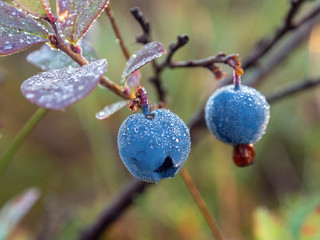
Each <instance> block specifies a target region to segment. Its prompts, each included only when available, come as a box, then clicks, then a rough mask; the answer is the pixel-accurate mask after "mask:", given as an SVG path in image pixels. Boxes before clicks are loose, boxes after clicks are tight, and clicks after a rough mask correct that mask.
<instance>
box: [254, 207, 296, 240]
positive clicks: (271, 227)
mask: <svg viewBox="0 0 320 240" xmlns="http://www.w3.org/2000/svg"><path fill="white" fill-rule="evenodd" d="M254 236H255V239H256V240H271V239H279V240H280V239H281V240H292V236H291V235H290V233H289V231H288V229H287V228H285V225H284V223H283V221H282V219H281V218H280V217H279V216H276V215H274V214H272V213H270V212H269V211H268V210H267V209H266V208H258V209H257V210H255V212H254Z"/></svg>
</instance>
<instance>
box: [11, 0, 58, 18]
mask: <svg viewBox="0 0 320 240" xmlns="http://www.w3.org/2000/svg"><path fill="white" fill-rule="evenodd" d="M13 2H14V3H15V4H16V5H18V6H19V7H20V8H22V9H23V10H24V11H26V12H27V13H29V14H31V15H32V16H34V17H38V18H49V19H52V17H53V15H52V13H51V8H50V4H49V0H13Z"/></svg>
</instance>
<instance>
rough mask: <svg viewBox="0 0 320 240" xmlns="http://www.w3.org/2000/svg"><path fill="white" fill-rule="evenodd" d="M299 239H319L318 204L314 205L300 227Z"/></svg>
mask: <svg viewBox="0 0 320 240" xmlns="http://www.w3.org/2000/svg"><path fill="white" fill-rule="evenodd" d="M300 239H301V240H317V239H320V205H318V206H316V207H315V208H314V209H313V210H312V211H311V213H310V214H309V215H308V216H307V217H306V219H305V220H304V223H303V225H302V226H301V228H300Z"/></svg>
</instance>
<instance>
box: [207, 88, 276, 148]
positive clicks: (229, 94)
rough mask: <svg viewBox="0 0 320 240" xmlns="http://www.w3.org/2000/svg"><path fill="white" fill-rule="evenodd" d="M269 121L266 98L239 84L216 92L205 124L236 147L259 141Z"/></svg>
mask: <svg viewBox="0 0 320 240" xmlns="http://www.w3.org/2000/svg"><path fill="white" fill-rule="evenodd" d="M269 118H270V106H269V104H268V102H267V101H266V98H265V97H264V96H263V95H262V94H261V93H260V92H259V91H257V90H255V89H254V88H251V87H248V86H243V85H242V86H241V85H240V84H239V83H237V84H235V85H228V86H225V87H222V88H220V89H218V90H217V91H215V92H214V93H213V94H212V95H211V96H210V98H209V99H208V101H207V104H206V107H205V119H206V123H207V126H208V128H209V129H210V131H211V132H212V134H213V135H214V136H215V137H216V138H217V139H218V140H220V141H222V142H225V143H228V144H231V145H234V146H236V145H240V144H241V145H245V144H250V143H256V142H257V141H259V140H260V138H261V137H262V135H263V134H264V133H265V131H266V128H267V125H268V122H269Z"/></svg>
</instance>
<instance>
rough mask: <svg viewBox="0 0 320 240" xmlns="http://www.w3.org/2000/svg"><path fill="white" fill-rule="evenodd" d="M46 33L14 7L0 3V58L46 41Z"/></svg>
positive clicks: (41, 27)
mask: <svg viewBox="0 0 320 240" xmlns="http://www.w3.org/2000/svg"><path fill="white" fill-rule="evenodd" d="M48 35H49V34H48V32H47V31H46V30H45V29H44V28H43V26H41V25H40V24H39V23H38V22H36V21H35V20H33V19H32V18H31V17H29V16H28V15H26V14H25V13H23V12H21V11H19V10H18V9H16V8H15V7H13V6H11V5H9V4H7V3H5V2H3V1H0V56H1V55H8V54H12V53H15V52H19V51H21V50H23V49H26V48H28V47H30V46H33V45H36V44H40V43H44V42H46V41H48Z"/></svg>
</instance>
